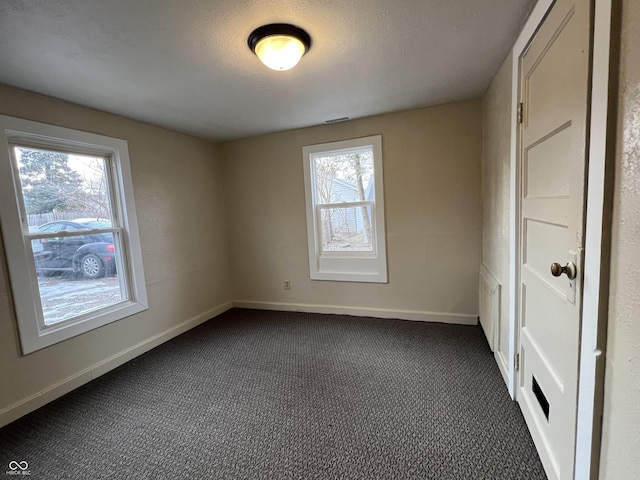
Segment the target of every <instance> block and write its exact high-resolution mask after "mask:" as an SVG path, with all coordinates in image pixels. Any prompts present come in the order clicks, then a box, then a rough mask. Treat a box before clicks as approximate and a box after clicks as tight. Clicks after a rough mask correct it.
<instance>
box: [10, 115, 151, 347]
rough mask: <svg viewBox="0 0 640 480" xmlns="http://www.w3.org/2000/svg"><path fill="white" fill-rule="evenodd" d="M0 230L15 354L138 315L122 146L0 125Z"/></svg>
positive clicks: (141, 301) (25, 124)
mask: <svg viewBox="0 0 640 480" xmlns="http://www.w3.org/2000/svg"><path fill="white" fill-rule="evenodd" d="M0 222H1V226H2V234H3V240H4V246H5V250H6V258H7V264H8V267H9V277H10V282H11V288H12V292H13V299H14V304H15V312H16V317H17V320H18V329H19V332H20V341H21V345H22V351H23V354H28V353H31V352H33V351H36V350H39V349H41V348H44V347H47V346H49V345H53V344H55V343H58V342H60V341H63V340H66V339H68V338H71V337H74V336H76V335H79V334H81V333H84V332H87V331H89V330H92V329H94V328H97V327H100V326H102V325H106V324H107V323H111V322H114V321H116V320H120V319H122V318H124V317H127V316H130V315H133V314H134V313H138V312H140V311H142V310H145V309H146V308H147V294H146V289H145V281H144V273H143V270H142V256H141V252H140V240H139V235H138V226H137V220H136V212H135V205H134V200H133V187H132V184H131V173H130V168H129V154H128V147H127V142H126V141H124V140H119V139H114V138H109V137H104V136H101V135H95V134H90V133H85V132H79V131H76V130H70V129H66V128H61V127H55V126H51V125H45V124H42V123H37V122H31V121H27V120H21V119H17V118H12V117H7V116H3V115H0Z"/></svg>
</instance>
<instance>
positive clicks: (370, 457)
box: [0, 309, 546, 480]
mask: <svg viewBox="0 0 640 480" xmlns="http://www.w3.org/2000/svg"><path fill="white" fill-rule="evenodd" d="M0 461H1V462H2V467H0V473H4V471H6V470H8V468H7V465H8V464H9V462H11V461H27V462H28V463H29V470H30V471H31V478H46V479H120V478H135V479H175V478H196V479H209V478H210V479H304V480H308V479H366V480H372V479H442V480H453V479H473V480H482V479H491V480H497V479H509V480H512V479H517V480H528V479H545V478H546V477H545V475H544V472H543V469H542V465H541V464H540V460H539V458H538V456H537V454H536V452H535V449H534V447H533V444H532V441H531V437H530V436H529V433H528V432H527V429H526V427H525V424H524V420H523V418H522V415H521V414H520V412H519V410H518V407H517V405H516V404H515V403H513V402H512V401H511V400H510V399H509V397H508V394H507V391H506V388H505V386H504V383H503V381H502V379H501V377H500V373H499V372H498V369H497V366H496V364H495V361H494V359H493V356H492V354H491V352H490V351H489V348H488V347H487V344H486V341H485V339H484V337H483V333H482V330H481V329H480V327H468V326H467V327H465V326H454V325H440V324H430V323H420V322H407V321H400V320H381V319H374V318H357V317H349V316H337V315H314V314H304V313H282V312H261V311H253V310H239V309H235V310H231V311H229V312H227V313H225V314H224V315H221V316H220V317H218V318H216V319H214V320H212V321H209V322H207V323H205V324H203V325H201V326H200V327H198V328H195V329H193V330H191V331H189V332H187V333H185V334H183V335H181V336H180V337H178V338H175V339H173V340H172V341H170V342H167V343H165V344H163V345H161V346H160V347H158V348H156V349H154V350H152V351H150V352H148V353H146V354H145V355H142V356H141V357H138V358H136V359H134V360H133V361H131V362H129V363H127V364H125V365H123V366H121V367H120V368H118V369H116V370H114V371H112V372H110V373H108V374H106V375H104V376H102V377H100V378H98V379H96V380H94V381H92V382H90V383H89V384H87V385H85V386H83V387H81V388H79V389H77V390H75V391H73V392H71V393H69V394H68V395H65V396H64V397H62V398H60V399H58V400H56V401H55V402H52V403H50V404H48V405H46V406H45V407H43V408H41V409H40V410H38V411H36V412H34V413H32V414H30V415H27V416H26V417H23V418H22V419H20V420H18V421H16V422H14V423H12V424H10V425H8V426H6V427H5V428H3V429H1V430H0ZM14 466H15V464H14ZM8 478H11V477H8ZM14 478H15V477H14ZM23 478H24V477H23Z"/></svg>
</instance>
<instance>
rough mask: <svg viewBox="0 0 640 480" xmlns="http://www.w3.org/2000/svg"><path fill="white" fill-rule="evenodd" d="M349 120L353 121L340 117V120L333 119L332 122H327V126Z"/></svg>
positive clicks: (349, 118)
mask: <svg viewBox="0 0 640 480" xmlns="http://www.w3.org/2000/svg"><path fill="white" fill-rule="evenodd" d="M347 120H351V117H340V118H332V119H331V120H325V121H324V123H325V125H330V124H332V123H340V122H346V121H347Z"/></svg>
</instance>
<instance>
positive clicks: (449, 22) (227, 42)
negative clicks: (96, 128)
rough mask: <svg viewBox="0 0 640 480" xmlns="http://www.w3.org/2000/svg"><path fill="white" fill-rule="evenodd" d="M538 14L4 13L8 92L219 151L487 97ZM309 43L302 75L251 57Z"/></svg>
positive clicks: (498, 2)
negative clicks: (228, 144) (273, 29)
mask: <svg viewBox="0 0 640 480" xmlns="http://www.w3.org/2000/svg"><path fill="white" fill-rule="evenodd" d="M533 3H534V0H269V1H261V0H179V1H178V0H107V1H105V0H56V1H51V0H2V1H1V2H0V83H5V84H8V85H13V86H16V87H20V88H23V89H26V90H31V91H34V92H38V93H42V94H45V95H50V96H53V97H56V98H60V99H63V100H67V101H70V102H74V103H78V104H81V105H86V106H89V107H94V108H97V109H100V110H104V111H108V112H113V113H117V114H121V115H125V116H127V117H131V118H135V119H138V120H142V121H145V122H149V123H153V124H156V125H160V126H164V127H167V128H170V129H174V130H178V131H182V132H186V133H190V134H193V135H196V136H200V137H204V138H208V139H211V140H214V141H222V140H229V139H235V138H242V137H249V136H254V135H259V134H263V133H268V132H274V131H280V130H288V129H292V128H298V127H305V126H310V125H317V124H321V123H323V122H324V121H326V120H330V119H335V118H339V117H345V116H347V117H351V118H357V117H364V116H369V115H374V114H379V113H386V112H393V111H400V110H406V109H410V108H416V107H423V106H429V105H436V104H441V103H446V102H451V101H456V100H462V99H468V98H474V97H479V96H481V95H482V94H483V93H484V92H485V90H486V88H487V87H488V85H489V83H490V81H491V78H492V77H493V75H494V74H495V73H496V71H497V69H498V68H499V66H500V64H501V62H502V61H503V59H504V57H505V55H506V54H507V52H508V51H509V49H510V47H511V45H512V44H513V42H514V40H515V38H516V36H517V33H518V31H519V28H520V26H521V25H522V24H523V22H524V19H525V17H526V15H527V14H528V12H529V11H530V9H531V7H532V5H533ZM267 23H292V24H295V25H297V26H300V27H302V28H304V29H305V30H307V32H309V34H310V35H311V38H312V42H313V45H312V47H311V50H310V51H309V53H307V55H306V56H305V57H304V58H303V59H302V60H301V61H300V63H299V64H298V66H297V67H295V68H294V69H293V70H289V71H287V72H276V71H272V70H269V69H267V68H266V67H264V66H263V65H262V64H261V63H260V62H259V61H258V59H257V58H256V57H255V55H254V54H253V53H252V52H251V51H250V50H249V48H248V47H247V37H248V35H249V33H251V31H252V30H253V29H254V28H256V27H258V26H260V25H263V24H267Z"/></svg>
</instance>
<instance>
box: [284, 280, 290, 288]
mask: <svg viewBox="0 0 640 480" xmlns="http://www.w3.org/2000/svg"><path fill="white" fill-rule="evenodd" d="M284 289H285V290H291V282H290V281H289V280H285V281H284Z"/></svg>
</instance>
